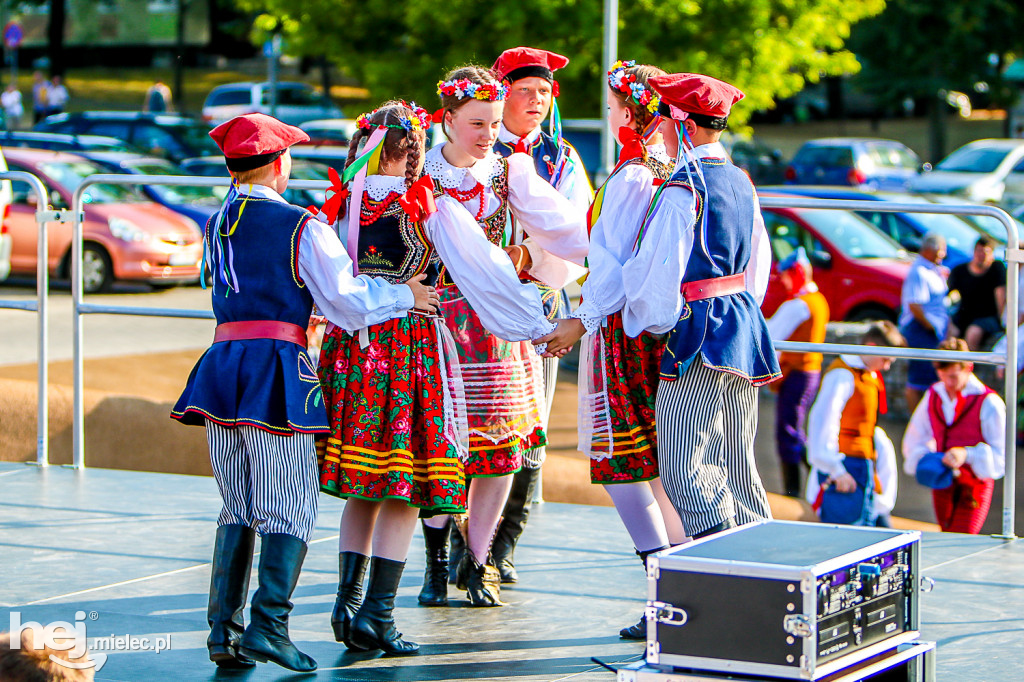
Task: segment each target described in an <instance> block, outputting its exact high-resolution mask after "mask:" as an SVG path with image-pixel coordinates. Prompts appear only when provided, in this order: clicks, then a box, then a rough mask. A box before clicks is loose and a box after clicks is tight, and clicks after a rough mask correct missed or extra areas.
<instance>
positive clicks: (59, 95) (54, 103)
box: [46, 76, 68, 116]
mask: <svg viewBox="0 0 1024 682" xmlns="http://www.w3.org/2000/svg"><path fill="white" fill-rule="evenodd" d="M67 106H68V89H67V88H65V87H64V83H63V81H62V80H61V77H60V76H54V77H53V79H52V80H51V81H50V93H49V107H48V108H47V110H46V111H47V115H48V116H49V115H52V114H60V113H63V112H64V110H65V109H67Z"/></svg>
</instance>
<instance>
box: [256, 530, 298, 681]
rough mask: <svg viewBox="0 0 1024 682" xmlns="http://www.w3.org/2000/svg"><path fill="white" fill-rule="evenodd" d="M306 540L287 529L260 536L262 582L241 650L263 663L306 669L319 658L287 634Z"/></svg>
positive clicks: (295, 669)
mask: <svg viewBox="0 0 1024 682" xmlns="http://www.w3.org/2000/svg"><path fill="white" fill-rule="evenodd" d="M305 558H306V543H305V542H303V541H302V540H300V539H299V538H297V537H295V536H294V535H288V534H287V533H268V534H267V535H264V536H263V538H262V540H261V547H260V569H259V580H260V586H259V588H258V589H257V590H256V594H254V595H253V596H252V612H251V620H250V622H249V627H247V628H246V629H245V634H244V635H242V645H241V649H240V650H241V652H242V653H243V654H245V655H246V656H248V657H249V658H253V659H255V660H257V661H259V662H260V663H265V662H267V661H270V662H272V663H277V664H278V665H279V666H281V667H282V668H288V669H289V670H294V671H295V672H300V673H306V672H312V671H313V670H316V661H314V660H313V659H312V658H311V657H309V656H307V655H306V654H304V653H302V652H301V651H299V650H298V649H297V648H296V647H295V645H294V644H293V643H292V640H291V639H290V638H289V637H288V614H289V613H290V612H291V610H292V602H291V597H292V592H293V591H294V590H295V585H296V584H297V583H298V582H299V573H300V571H301V570H302V562H303V560H304V559H305Z"/></svg>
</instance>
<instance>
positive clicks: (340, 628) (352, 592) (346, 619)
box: [331, 552, 370, 649]
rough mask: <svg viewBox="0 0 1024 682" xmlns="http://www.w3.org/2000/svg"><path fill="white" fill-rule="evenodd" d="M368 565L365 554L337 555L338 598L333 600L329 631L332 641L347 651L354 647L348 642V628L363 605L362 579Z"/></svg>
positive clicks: (345, 553)
mask: <svg viewBox="0 0 1024 682" xmlns="http://www.w3.org/2000/svg"><path fill="white" fill-rule="evenodd" d="M369 563H370V557H368V556H366V555H365V554H359V553H357V552H339V553H338V598H337V599H335V600H334V612H333V613H332V614H331V629H332V630H334V641H336V642H344V643H345V646H347V647H348V648H349V649H353V648H354V647H353V646H352V644H351V642H349V640H348V627H349V624H350V623H351V622H352V616H354V615H356V611H358V610H359V606H360V605H361V604H362V603H363V578H365V577H366V566H367V565H368V564H369Z"/></svg>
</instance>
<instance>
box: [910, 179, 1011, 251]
mask: <svg viewBox="0 0 1024 682" xmlns="http://www.w3.org/2000/svg"><path fill="white" fill-rule="evenodd" d="M919 196H921V197H923V198H925V199H927V200H928V201H931V202H932V203H936V204H958V205H961V206H962V205H964V204H967V205H977V206H985V205H987V204H978V203H977V202H971V201H967V200H965V199H962V198H961V197H957V196H952V195H949V194H921V195H919ZM1010 217H1011V218H1012V219H1013V222H1014V224H1015V225H1016V226H1017V234H1018V235H1019V236H1021V237H1024V223H1022V222H1021V221H1020V218H1019V216H1018V217H1014V216H1013V215H1012V214H1011V215H1010ZM957 218H959V219H960V220H963V221H964V222H966V223H967V224H968V225H970V226H971V227H972V228H974V229H975V230H977V231H978V232H981V233H984V234H987V235H988V236H989V237H992V239H994V240H996V242H997V243H998V246H996V249H995V253H996V258H998V259H1000V260H1003V259H1005V258H1006V242H1007V240H1006V226H1005V225H1003V223H1002V221H1000V220H999V219H997V218H993V217H992V216H987V215H957Z"/></svg>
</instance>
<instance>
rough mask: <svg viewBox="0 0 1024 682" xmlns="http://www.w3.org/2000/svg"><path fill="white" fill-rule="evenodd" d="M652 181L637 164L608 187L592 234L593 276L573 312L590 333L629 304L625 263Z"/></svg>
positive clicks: (609, 181) (617, 176)
mask: <svg viewBox="0 0 1024 682" xmlns="http://www.w3.org/2000/svg"><path fill="white" fill-rule="evenodd" d="M653 181H654V178H653V176H652V175H651V172H650V171H649V170H648V169H647V168H645V167H644V166H641V165H639V164H634V165H632V166H627V167H626V168H623V169H622V170H620V171H619V172H618V173H616V174H615V175H613V176H612V177H611V178H609V179H608V184H607V185H605V188H604V193H603V198H602V202H601V213H600V215H599V216H598V219H597V222H595V223H594V226H593V227H592V228H591V231H590V255H589V256H587V265H589V266H590V274H589V275H587V281H586V282H584V283H583V303H581V304H580V307H579V308H577V309H576V312H575V313H573V317H577V318H579V319H580V321H582V322H583V326H584V327H586V328H587V331H589V332H593V331H595V330H596V329H597V328H598V327H600V325H601V323H602V321H603V320H604V318H605V317H607V316H608V315H611V314H612V313H615V312H617V311H619V310H621V309H622V306H623V304H624V303H625V302H626V295H625V293H624V287H623V282H622V264H623V263H625V262H626V261H627V260H629V258H630V257H631V256H632V253H633V243H634V242H635V241H636V235H637V232H638V231H639V228H640V222H641V221H642V220H643V217H644V213H645V212H646V211H647V206H648V205H649V204H650V202H651V198H652V197H653V196H654V182H653Z"/></svg>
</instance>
